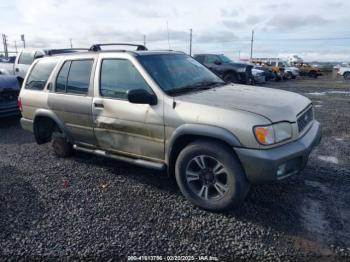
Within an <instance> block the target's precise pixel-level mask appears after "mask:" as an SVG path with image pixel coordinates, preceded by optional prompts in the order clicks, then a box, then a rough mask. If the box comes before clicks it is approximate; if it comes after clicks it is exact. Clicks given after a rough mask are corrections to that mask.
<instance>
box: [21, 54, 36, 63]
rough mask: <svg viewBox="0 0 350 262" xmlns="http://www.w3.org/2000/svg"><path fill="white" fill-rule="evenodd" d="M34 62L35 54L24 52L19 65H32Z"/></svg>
mask: <svg viewBox="0 0 350 262" xmlns="http://www.w3.org/2000/svg"><path fill="white" fill-rule="evenodd" d="M33 61H34V53H33V52H22V54H21V56H20V57H19V60H18V64H24V65H31V64H32V63H33Z"/></svg>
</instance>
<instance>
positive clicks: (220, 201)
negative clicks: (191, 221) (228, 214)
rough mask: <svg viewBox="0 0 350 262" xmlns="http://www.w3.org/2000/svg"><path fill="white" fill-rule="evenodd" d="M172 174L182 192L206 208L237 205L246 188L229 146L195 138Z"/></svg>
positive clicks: (243, 175)
mask: <svg viewBox="0 0 350 262" xmlns="http://www.w3.org/2000/svg"><path fill="white" fill-rule="evenodd" d="M175 174H176V181H177V184H178V185H179V188H180V190H181V192H182V193H183V195H184V196H185V197H186V198H187V199H188V200H189V201H190V202H192V203H193V204H194V205H196V206H199V207H201V208H203V209H206V210H211V211H223V210H227V209H230V208H232V207H234V206H238V205H240V204H241V203H242V202H243V200H244V199H245V197H246V195H247V193H248V190H249V183H248V181H247V179H246V177H245V173H244V171H243V168H242V166H241V164H240V162H239V161H238V159H237V158H236V156H235V155H234V153H233V152H232V149H230V148H229V147H227V146H226V145H224V144H220V143H215V142H211V141H206V140H198V141H196V142H193V143H192V144H190V145H189V146H187V147H186V148H185V149H183V150H182V151H181V153H180V154H179V156H178V158H177V161H176V165H175Z"/></svg>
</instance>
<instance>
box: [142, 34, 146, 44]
mask: <svg viewBox="0 0 350 262" xmlns="http://www.w3.org/2000/svg"><path fill="white" fill-rule="evenodd" d="M143 46H146V35H143Z"/></svg>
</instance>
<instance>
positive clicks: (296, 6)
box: [0, 0, 350, 62]
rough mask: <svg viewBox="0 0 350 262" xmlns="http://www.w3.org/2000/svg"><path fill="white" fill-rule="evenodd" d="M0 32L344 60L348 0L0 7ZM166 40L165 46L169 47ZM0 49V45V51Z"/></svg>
mask: <svg viewBox="0 0 350 262" xmlns="http://www.w3.org/2000/svg"><path fill="white" fill-rule="evenodd" d="M0 10H1V13H0V33H2V34H6V35H7V36H8V43H9V46H10V50H14V42H15V41H17V45H18V46H21V45H22V43H21V41H20V35H21V34H25V38H26V44H27V47H36V48H64V47H69V46H70V39H72V44H73V47H89V46H90V45H92V44H94V43H108V42H131V43H143V41H144V35H145V36H146V45H147V47H148V48H149V49H172V50H181V51H185V52H187V53H188V52H189V32H190V29H191V28H192V30H193V47H192V50H193V53H220V54H221V53H222V54H225V55H227V56H229V57H231V58H233V59H235V60H238V59H239V57H240V58H249V56H250V44H251V43H250V39H251V32H252V30H253V29H254V48H253V56H254V57H288V56H290V55H292V54H297V55H299V56H300V57H302V58H303V59H304V60H306V61H339V62H342V61H348V62H349V61H350V27H349V25H350V15H349V10H350V1H348V0H339V1H338V0H306V1H305V0H294V1H285V0H278V1H276V0H264V1H261V0H259V1H257V0H215V1H213V0H202V1H197V0H171V1H168V0H133V1H126V0H124V1H121V0H74V1H73V0H70V1H68V0H30V1H28V0H0ZM168 35H169V41H168ZM0 49H2V45H0Z"/></svg>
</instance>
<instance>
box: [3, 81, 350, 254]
mask: <svg viewBox="0 0 350 262" xmlns="http://www.w3.org/2000/svg"><path fill="white" fill-rule="evenodd" d="M266 86H271V87H275V88H282V89H285V90H291V91H293V92H298V93H302V94H304V95H307V96H308V97H310V98H311V99H312V101H313V102H314V104H315V106H316V117H317V119H318V120H319V121H320V122H321V124H322V125H323V140H322V143H321V145H320V146H319V147H318V148H317V149H316V150H315V151H314V152H313V153H312V154H311V156H310V161H309V163H308V165H307V167H306V169H305V170H304V171H303V172H302V173H301V174H299V175H298V176H294V177H292V178H289V179H287V180H285V181H283V182H279V183H277V184H271V185H263V186H254V187H252V188H251V191H250V193H249V195H248V198H247V200H246V201H245V203H244V205H243V206H241V207H240V208H238V209H236V210H233V211H231V212H226V213H210V212H206V211H203V210H200V209H199V208H196V207H193V206H192V205H191V204H189V203H188V202H187V201H186V200H185V199H184V197H183V196H182V195H181V193H180V192H179V190H178V188H177V186H176V184H175V183H174V181H172V180H169V179H168V178H167V177H166V175H164V174H163V173H158V172H155V171H152V170H146V169H143V168H138V167H135V166H131V165H128V164H125V163H121V162H118V161H113V160H110V159H104V158H100V157H95V156H92V155H88V154H84V153H78V152H77V153H75V155H74V156H73V157H72V158H69V159H58V158H56V157H55V156H54V155H53V153H52V150H51V148H50V145H43V146H38V145H36V144H35V142H34V139H33V136H32V135H31V134H30V133H27V132H25V131H23V130H22V129H21V128H20V126H19V123H18V119H14V120H8V119H7V120H1V122H0V257H1V258H0V260H5V259H6V258H8V257H10V256H26V257H28V258H35V257H38V256H43V257H47V258H48V257H56V258H57V257H61V258H67V257H69V258H88V257H90V258H91V257H93V258H96V257H104V258H108V257H115V256H126V255H129V256H131V255H136V256H141V255H143V256H146V255H154V256H155V255H158V256H194V257H195V258H198V256H200V255H204V256H212V257H216V258H217V259H218V260H232V259H236V260H245V259H247V260H270V261H276V260H277V261H289V260H290V261H295V260H298V261H303V260H305V261H310V260H311V261H313V260H315V261H316V260H318V261H319V260H321V261H329V260H332V261H345V260H348V261H350V226H349V224H350V206H349V203H350V193H349V189H350V131H349V128H350V124H349V123H350V93H346V92H344V93H341V92H338V93H320V92H324V91H348V92H350V84H349V83H345V82H344V81H341V80H334V79H332V78H329V77H321V78H319V79H318V80H311V79H298V80H293V81H288V82H279V83H274V82H271V83H268V84H266ZM315 92H316V93H315ZM309 93H313V94H309ZM124 258H125V257H124Z"/></svg>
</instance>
